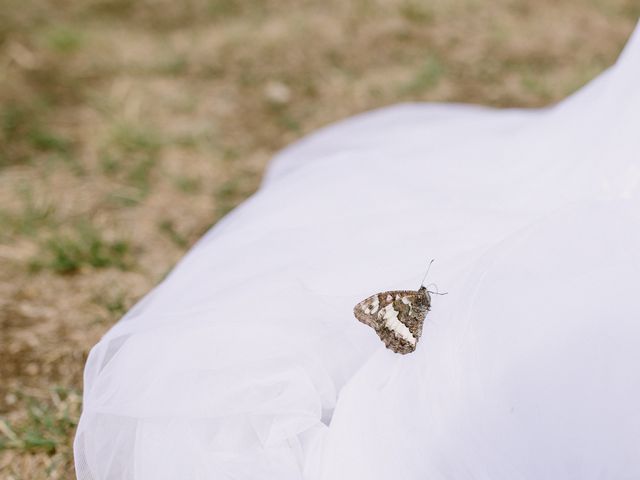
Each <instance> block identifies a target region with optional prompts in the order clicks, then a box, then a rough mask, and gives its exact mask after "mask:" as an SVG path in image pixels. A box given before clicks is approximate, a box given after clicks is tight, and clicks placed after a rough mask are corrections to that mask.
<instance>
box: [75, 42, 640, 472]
mask: <svg viewBox="0 0 640 480" xmlns="http://www.w3.org/2000/svg"><path fill="white" fill-rule="evenodd" d="M431 258H435V259H436V261H435V263H434V264H433V268H432V269H431V272H430V274H429V279H428V280H427V283H429V282H436V283H437V285H438V287H439V289H440V291H447V292H448V295H446V296H434V297H433V301H432V310H431V312H430V313H429V314H428V315H427V319H426V322H425V326H424V331H423V336H422V339H421V340H420V343H419V344H418V346H417V350H416V351H415V352H414V353H412V354H410V355H398V354H394V353H392V352H391V351H389V350H387V349H385V348H384V345H383V344H382V342H380V340H379V339H378V337H377V335H376V334H375V332H374V331H373V330H372V329H370V328H369V327H367V326H365V325H363V324H361V323H360V322H358V321H357V320H356V319H355V318H354V317H353V313H352V308H353V306H354V304H355V303H356V302H358V301H360V300H362V299H363V298H365V297H366V296H368V295H370V294H373V293H375V292H378V291H382V290H390V289H417V288H418V286H419V284H420V280H421V278H422V276H423V274H424V271H425V267H426V265H427V262H428V260H429V259H431ZM639 279H640V31H637V32H636V33H635V35H634V36H633V37H632V39H631V40H630V41H629V44H628V45H627V47H626V49H625V50H624V52H623V54H622V55H621V58H620V59H619V61H618V63H617V64H616V65H615V66H614V67H612V68H611V69H609V70H608V71H607V72H605V73H604V74H602V75H601V76H600V77H599V78H597V79H596V80H595V81H593V82H591V83H590V84H589V85H588V86H586V87H585V88H583V89H582V90H581V91H579V92H578V93H576V94H574V95H573V96H571V97H570V98H568V99H567V100H565V101H564V102H562V103H560V104H558V105H556V106H554V107H552V108H547V109H541V110H493V109H488V108H481V107H475V106H462V105H433V104H408V105H399V106H395V107H391V108H385V109H382V110H378V111H374V112H370V113H366V114H364V115H359V116H356V117H353V118H351V119H348V120H346V121H343V122H340V123H338V124H336V125H333V126H330V127H328V128H325V129H323V130H321V131H319V132H317V133H315V134H313V135H311V136H309V137H307V138H305V139H303V140H302V141H300V142H298V143H296V144H294V145H293V146H291V147H289V148H287V149H286V150H284V151H283V152H282V153H281V154H279V155H278V156H277V157H276V158H275V159H274V161H273V162H272V165H271V167H270V169H269V170H268V172H267V174H266V177H265V181H264V184H263V186H262V187H261V188H260V190H259V191H258V192H257V193H256V194H255V195H254V196H253V197H251V198H250V199H249V200H247V201H246V202H245V203H244V204H243V205H241V206H240V207H239V208H237V209H236V210H235V211H233V212H232V213H231V214H230V215H228V216H227V217H226V218H225V219H224V220H223V221H222V222H220V223H219V224H218V225H216V226H215V227H214V228H213V229H212V230H211V231H210V232H209V233H208V234H207V235H205V237H204V238H203V239H202V240H201V241H200V242H199V243H198V244H197V245H196V246H195V247H194V248H193V249H192V250H191V251H190V252H189V253H188V254H187V255H186V256H185V258H184V259H183V260H182V261H181V262H180V264H179V265H178V266H177V267H176V268H175V270H174V271H173V272H172V273H171V275H170V276H169V277H168V278H167V279H166V280H165V281H164V282H162V284H160V285H159V286H158V287H157V288H155V289H154V290H153V291H152V292H151V293H150V294H148V295H147V296H146V297H145V298H144V299H143V300H142V301H141V302H140V303H139V304H138V305H136V306H135V307H134V308H133V309H132V310H131V311H130V312H129V313H128V314H127V315H126V316H125V317H124V318H123V319H122V320H121V321H120V322H119V323H118V324H117V325H115V326H114V327H113V328H112V329H111V330H110V331H109V332H108V333H107V334H106V335H105V336H104V338H103V339H102V340H101V341H100V343H98V345H96V346H95V348H94V349H93V350H92V351H91V354H90V356H89V360H88V362H87V366H86V372H85V393H84V411H83V414H82V418H81V421H80V424H79V427H78V432H77V437H76V441H75V456H76V469H77V475H78V478H79V479H81V480H105V479H132V480H163V479H183V480H184V479H186V480H190V479H216V480H217V479H234V480H238V479H261V480H269V479H274V480H289V479H291V480H294V479H312V480H341V479H345V480H346V479H349V480H353V479H367V480H388V479H405V480H406V479H429V480H438V479H454V480H465V479H474V480H478V479H491V480H500V479H504V480H513V479H531V480H539V479H568V478H571V479H580V480H584V479H632V478H640V296H639V293H638V292H639Z"/></svg>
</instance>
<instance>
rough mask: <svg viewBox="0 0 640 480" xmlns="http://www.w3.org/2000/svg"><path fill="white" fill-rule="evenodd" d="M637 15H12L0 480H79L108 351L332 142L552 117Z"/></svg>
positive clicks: (3, 149)
mask: <svg viewBox="0 0 640 480" xmlns="http://www.w3.org/2000/svg"><path fill="white" fill-rule="evenodd" d="M639 15H640V0H564V1H549V0H493V1H491V2H481V1H480V0H430V1H418V0H356V1H345V0H318V1H304V0H298V1H289V0H184V1H175V0H137V1H134V0H76V1H71V0H58V1H53V0H0V378H1V381H0V477H1V478H3V479H5V478H6V479H57V478H73V476H74V474H73V464H72V453H71V443H72V439H73V433H74V430H75V425H76V422H77V419H78V416H79V413H80V408H81V395H82V369H83V366H84V362H85V360H86V357H87V354H88V351H89V349H90V348H91V346H92V345H93V344H94V343H95V342H96V341H97V340H98V339H99V338H100V336H101V335H102V334H103V333H104V332H105V331H106V330H107V329H108V328H109V327H110V326H111V325H113V323H114V322H115V321H117V320H118V318H119V317H120V316H122V314H123V313H124V312H125V311H126V310H127V309H128V308H129V307H130V306H131V305H132V304H133V303H134V302H135V301H136V300H137V299H139V298H140V297H141V296H142V295H144V294H145V293H146V292H147V291H148V290H149V289H150V288H151V287H153V286H154V285H155V284H157V283H158V282H159V281H160V280H161V279H162V278H163V277H164V276H165V275H166V274H167V272H168V271H169V270H170V269H171V267H172V266H173V265H174V264H175V262H176V261H177V260H178V259H179V258H180V257H181V256H182V255H183V254H184V252H185V251H186V250H187V249H188V248H189V247H190V246H191V245H192V244H193V243H194V242H195V241H196V240H197V239H198V238H199V237H200V236H201V235H202V234H203V233H204V232H205V231H206V230H207V229H208V228H210V227H211V226H212V225H213V224H215V222H216V221H217V220H219V219H220V218H221V217H222V216H223V215H224V214H225V213H227V212H228V211H229V210H230V209H232V208H233V207H234V206H236V205H237V204H238V203H239V202H241V201H242V200H243V199H245V198H246V197H247V196H248V195H250V194H251V193H252V192H254V191H255V189H256V188H257V186H258V184H259V182H260V178H261V175H262V172H263V170H264V168H265V166H266V164H267V162H268V160H269V158H270V157H271V156H272V155H273V154H274V152H276V151H277V150H278V149H280V148H281V147H283V146H285V145H287V144H288V143H290V142H292V141H294V140H296V139H297V138H300V137H301V136H302V135H304V134H306V133H308V132H311V131H313V130H315V129H317V128H318V127H321V126H323V125H326V124H327V123H329V122H333V121H336V120H339V119H342V118H345V117H347V116H349V115H352V114H355V113H358V112H362V111H364V110H368V109H372V108H376V107H381V106H384V105H389V104H393V103H396V102H403V101H437V102H471V103H481V104H485V105H491V106H496V107H539V106H544V105H548V104H552V103H553V102H556V101H558V100H559V99H562V98H563V97H565V96H566V95H567V94H570V93H571V92H573V91H575V90H576V89H578V88H579V87H580V86H582V85H584V84H585V83H586V82H588V81H589V80H590V79H592V78H593V77H595V76H596V75H598V74H599V73H600V72H602V71H603V70H604V69H605V68H606V67H607V66H609V65H611V64H612V63H613V62H614V60H615V58H616V56H617V55H618V53H619V52H620V50H621V48H622V47H623V45H624V43H625V41H626V39H627V37H628V36H629V34H630V32H631V31H632V29H633V27H634V24H635V22H636V20H637V18H638V16H639Z"/></svg>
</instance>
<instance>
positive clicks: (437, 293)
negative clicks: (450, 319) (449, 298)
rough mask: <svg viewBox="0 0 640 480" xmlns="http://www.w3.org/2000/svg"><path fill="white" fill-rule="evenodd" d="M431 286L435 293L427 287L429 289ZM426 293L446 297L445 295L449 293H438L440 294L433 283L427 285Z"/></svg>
mask: <svg viewBox="0 0 640 480" xmlns="http://www.w3.org/2000/svg"><path fill="white" fill-rule="evenodd" d="M431 285H433V286H434V287H436V291H435V292H433V291H431V290H429V287H430V286H431ZM427 292H429V293H431V294H433V295H446V294H447V293H449V292H443V293H440V292H439V291H438V285H436V284H435V283H430V284H429V285H427Z"/></svg>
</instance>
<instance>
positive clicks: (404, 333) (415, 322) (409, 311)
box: [353, 287, 431, 355]
mask: <svg viewBox="0 0 640 480" xmlns="http://www.w3.org/2000/svg"><path fill="white" fill-rule="evenodd" d="M430 308H431V296H430V295H429V292H428V291H427V289H426V288H425V287H420V289H419V290H395V291H389V292H381V293H376V294H375V295H371V296H370V297H367V298H365V299H364V300H363V301H361V302H360V303H358V304H357V305H356V306H355V307H354V309H353V313H354V315H355V317H356V318H357V319H358V320H360V321H361V322H362V323H364V324H365V325H369V326H370V327H371V328H373V329H374V330H375V332H376V333H377V334H378V336H379V337H380V340H382V341H383V342H384V344H385V345H386V346H387V348H388V349H390V350H393V351H394V352H396V353H401V354H403V355H404V354H407V353H411V352H413V351H414V350H415V349H416V345H417V343H418V340H419V339H420V336H421V335H422V325H423V324H424V319H425V317H426V315H427V312H428V311H429V309H430Z"/></svg>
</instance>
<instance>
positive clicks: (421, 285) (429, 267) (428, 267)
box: [420, 258, 435, 288]
mask: <svg viewBox="0 0 640 480" xmlns="http://www.w3.org/2000/svg"><path fill="white" fill-rule="evenodd" d="M434 260H435V258H432V259H431V261H430V262H429V265H428V266H427V273H425V274H424V278H423V279H422V282H420V288H422V287H424V281H425V280H426V279H427V275H429V270H430V269H431V264H432V263H433V261H434Z"/></svg>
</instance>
